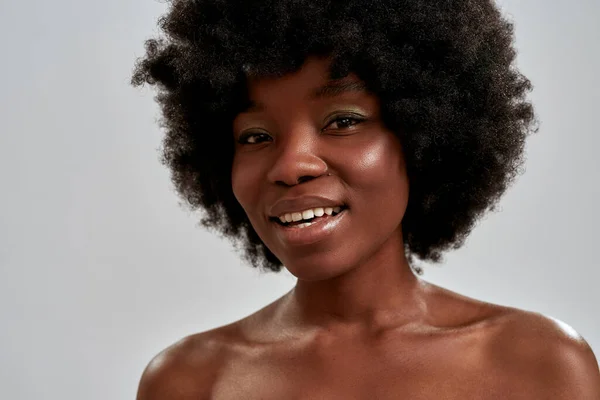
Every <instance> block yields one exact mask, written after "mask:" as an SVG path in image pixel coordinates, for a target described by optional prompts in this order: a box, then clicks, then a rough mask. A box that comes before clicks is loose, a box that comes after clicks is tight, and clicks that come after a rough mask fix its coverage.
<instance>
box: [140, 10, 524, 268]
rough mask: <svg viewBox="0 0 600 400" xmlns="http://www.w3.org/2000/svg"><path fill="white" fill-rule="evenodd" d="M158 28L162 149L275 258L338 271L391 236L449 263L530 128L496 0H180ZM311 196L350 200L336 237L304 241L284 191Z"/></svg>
mask: <svg viewBox="0 0 600 400" xmlns="http://www.w3.org/2000/svg"><path fill="white" fill-rule="evenodd" d="M357 15H360V18H356V16H357ZM160 25H161V28H162V29H163V31H164V32H165V33H166V36H165V37H162V38H158V39H150V40H148V41H147V43H146V55H145V56H144V57H142V58H141V59H140V60H138V63H137V64H136V68H135V71H134V76H133V83H134V84H135V85H140V84H143V83H149V84H152V85H157V87H158V96H157V100H158V102H159V104H160V105H161V107H162V112H163V118H162V125H163V127H164V128H165V132H166V136H165V140H164V143H163V152H162V155H163V158H162V161H163V163H165V165H167V166H168V167H169V168H170V169H171V172H172V179H173V182H174V184H175V187H176V189H177V191H178V193H179V194H180V195H181V196H182V198H183V199H185V201H186V203H187V204H188V205H189V206H190V208H192V209H200V210H202V211H203V216H202V219H201V223H202V225H203V226H205V227H207V228H210V229H213V230H214V231H216V232H217V233H220V234H221V235H223V236H225V237H227V238H230V239H232V241H233V243H234V245H235V246H236V248H237V249H239V250H240V251H241V253H242V255H243V256H244V258H245V259H246V260H247V261H249V262H250V263H251V264H252V265H254V266H257V267H262V268H263V269H267V270H271V271H279V270H280V269H281V267H282V265H285V266H286V267H287V268H288V269H289V270H290V271H291V272H292V273H294V274H295V275H297V274H299V273H300V271H307V269H306V266H309V265H310V266H321V267H319V268H320V271H322V272H321V274H324V273H325V272H323V271H328V272H327V274H330V275H333V274H336V273H340V272H342V271H343V270H344V269H348V268H351V267H352V266H353V265H356V264H357V263H360V261H361V259H364V258H365V257H368V256H369V255H370V254H372V252H373V251H374V250H375V249H377V247H378V246H381V245H382V244H383V243H384V242H386V241H389V240H395V241H398V244H399V248H402V247H403V248H404V250H405V251H406V254H407V257H408V259H409V260H411V261H412V259H413V257H418V258H420V259H422V260H426V261H431V262H439V261H440V260H441V255H442V253H443V252H444V251H446V250H448V249H451V248H458V247H460V246H461V245H462V244H463V243H464V240H465V239H466V237H467V235H468V234H469V232H470V231H471V229H472V227H473V226H474V224H475V222H476V221H477V220H478V219H479V218H480V217H481V216H482V215H483V214H484V213H485V212H486V211H488V210H492V209H493V208H494V206H495V204H496V203H497V201H498V200H499V198H500V196H501V195H502V194H503V193H504V192H505V190H506V188H507V187H508V185H509V184H510V183H511V182H512V181H513V180H514V178H515V177H516V175H517V172H518V171H519V168H520V166H521V163H522V160H523V158H522V153H523V147H524V142H525V138H526V136H527V134H528V133H530V132H533V131H534V129H533V127H532V126H533V122H534V113H533V108H532V106H531V104H530V103H529V102H527V101H526V99H525V95H526V93H527V92H528V91H529V90H530V89H531V85H530V83H529V81H528V80H527V79H526V78H525V77H524V76H522V75H521V74H520V73H519V72H518V71H517V70H516V68H515V67H514V65H513V61H514V57H515V51H514V49H513V47H512V44H513V32H512V25H511V24H510V23H509V22H507V21H505V20H504V19H503V18H502V16H501V15H500V12H499V10H498V9H497V8H496V6H495V4H494V2H493V0H477V1H475V0H457V1H453V2H436V1H432V0H418V1H396V0H388V1H378V2H372V1H364V0H362V1H361V0H358V1H356V0H355V1H352V0H349V1H345V2H335V1H318V2H316V1H310V0H306V1H291V0H290V1H285V0H283V1H275V0H263V1H246V2H243V3H239V2H235V3H233V2H230V1H223V0H195V1H192V0H174V1H173V4H172V6H171V9H170V10H169V12H168V13H167V14H166V15H165V16H164V17H163V18H162V19H161V22H160ZM352 82H353V83H355V85H354V89H356V90H351V91H346V92H343V93H338V94H337V95H335V96H330V95H327V96H325V95H322V96H316V95H315V93H316V92H317V89H318V88H320V87H322V86H324V85H326V84H328V83H329V84H343V83H352ZM320 92H321V94H323V93H329V94H331V91H327V90H325V91H320ZM250 134H252V135H250ZM307 195H318V196H321V197H324V198H326V199H327V201H333V202H338V203H340V204H341V205H343V206H344V208H345V210H344V211H343V212H342V213H341V214H340V215H339V216H338V217H336V218H338V219H339V221H338V222H337V223H338V224H339V229H336V230H335V231H332V232H331V234H329V235H326V237H324V238H321V239H319V240H316V241H315V240H313V241H312V242H311V239H310V238H309V239H306V238H305V239H303V240H299V241H296V242H293V243H292V242H290V241H289V240H287V239H286V238H285V237H284V236H282V233H281V229H280V227H279V226H277V225H276V224H277V222H275V221H273V218H272V217H277V215H274V214H273V213H274V212H276V211H277V210H282V209H281V208H279V205H280V204H279V205H278V204H276V203H277V202H279V201H280V200H286V199H290V198H291V199H297V198H299V197H303V196H307ZM298 204H299V203H298ZM309 208H312V206H311V207H309ZM317 273H318V272H317ZM318 274H319V273H318ZM319 276H325V275H319Z"/></svg>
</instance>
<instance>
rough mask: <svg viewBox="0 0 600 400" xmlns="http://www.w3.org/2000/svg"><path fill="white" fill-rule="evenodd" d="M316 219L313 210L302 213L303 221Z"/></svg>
mask: <svg viewBox="0 0 600 400" xmlns="http://www.w3.org/2000/svg"><path fill="white" fill-rule="evenodd" d="M314 217H315V213H314V212H313V210H306V211H302V219H311V218H314Z"/></svg>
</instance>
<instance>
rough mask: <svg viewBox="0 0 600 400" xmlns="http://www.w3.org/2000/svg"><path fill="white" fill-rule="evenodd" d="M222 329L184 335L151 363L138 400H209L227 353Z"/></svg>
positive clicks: (144, 376) (145, 372)
mask: <svg viewBox="0 0 600 400" xmlns="http://www.w3.org/2000/svg"><path fill="white" fill-rule="evenodd" d="M227 347H228V346H227V337H226V335H225V334H224V332H223V329H222V328H221V329H213V330H210V331H206V332H202V333H197V334H194V335H190V336H187V337H185V338H183V339H181V340H179V341H177V342H176V343H174V344H172V345H171V346H169V347H167V348H166V349H164V350H162V351H161V352H160V353H158V354H157V355H156V356H154V358H152V359H151V360H150V362H149V363H148V365H147V366H146V368H145V369H144V372H143V373H142V377H141V379H140V383H139V387H138V393H137V400H158V399H160V400H188V399H194V400H201V399H209V398H210V393H211V390H212V387H213V386H214V384H215V381H216V378H217V376H218V372H219V369H220V368H221V366H222V365H223V363H224V361H225V357H226V353H227Z"/></svg>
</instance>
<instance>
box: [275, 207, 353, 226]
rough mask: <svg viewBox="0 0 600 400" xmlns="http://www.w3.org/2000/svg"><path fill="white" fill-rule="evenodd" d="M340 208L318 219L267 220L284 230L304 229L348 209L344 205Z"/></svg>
mask: <svg viewBox="0 0 600 400" xmlns="http://www.w3.org/2000/svg"><path fill="white" fill-rule="evenodd" d="M340 207H341V210H340V211H339V212H337V213H336V212H335V211H334V212H333V213H332V214H331V215H328V214H323V215H322V216H320V217H317V216H314V217H313V218H310V219H301V220H299V221H292V222H281V220H280V219H279V218H277V217H269V219H270V220H271V221H273V222H275V223H276V224H277V225H280V226H282V227H286V228H293V227H306V226H310V225H312V224H314V223H315V222H320V221H325V220H327V219H330V218H335V217H336V216H338V215H340V214H341V213H343V212H344V211H345V210H346V209H347V208H348V207H347V206H346V205H342V206H340Z"/></svg>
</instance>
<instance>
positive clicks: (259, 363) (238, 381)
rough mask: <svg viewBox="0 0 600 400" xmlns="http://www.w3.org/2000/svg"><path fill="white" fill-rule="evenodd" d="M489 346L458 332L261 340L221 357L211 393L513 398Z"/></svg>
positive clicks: (294, 397) (219, 398)
mask: <svg viewBox="0 0 600 400" xmlns="http://www.w3.org/2000/svg"><path fill="white" fill-rule="evenodd" d="M488 345H489V344H488V341H487V340H486V338H485V336H484V335H481V334H479V333H477V332H464V333H462V334H440V333H431V334H425V335H419V336H415V337H408V338H407V337H403V338H402V339H399V338H397V337H395V336H393V335H390V336H389V337H382V338H379V340H377V341H369V342H368V343H367V342H365V341H361V340H356V339H336V340H327V339H326V340H324V341H322V342H320V343H318V344H315V343H311V344H310V345H306V344H302V345H298V344H291V343H290V344H287V345H283V344H282V345H277V346H271V347H268V346H267V347H260V348H255V349H254V350H253V351H250V352H244V353H243V354H242V355H240V354H238V356H236V357H232V358H231V359H230V360H229V361H228V362H227V363H226V366H225V368H224V369H223V370H222V373H221V374H220V379H219V380H218V382H217V383H216V385H215V387H214V390H213V395H212V396H213V397H212V399H214V400H226V399H242V398H243V399H262V400H270V399H273V400H275V399H290V400H304V399H338V398H339V399H348V400H350V399H356V400H367V399H378V400H387V399H390V400H391V399H395V400H397V399H411V400H420V399H423V400H425V399H448V400H450V399H466V398H468V399H471V400H477V399H488V400H489V399H495V398H497V399H501V398H502V399H508V398H511V399H517V398H518V397H516V396H513V397H507V396H506V389H507V385H509V384H510V383H509V378H508V377H507V376H504V375H502V374H499V373H498V371H497V370H496V369H495V365H494V363H493V359H492V358H491V357H490V354H491V353H490V352H489V351H487V346H488Z"/></svg>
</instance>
